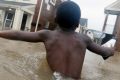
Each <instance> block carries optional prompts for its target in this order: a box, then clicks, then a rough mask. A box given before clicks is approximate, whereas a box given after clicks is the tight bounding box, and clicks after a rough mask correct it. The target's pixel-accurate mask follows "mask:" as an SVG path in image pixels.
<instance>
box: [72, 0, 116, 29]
mask: <svg viewBox="0 0 120 80" xmlns="http://www.w3.org/2000/svg"><path fill="white" fill-rule="evenodd" d="M72 1H74V2H76V3H77V4H78V5H79V6H80V8H81V13H82V18H87V19H88V28H90V29H94V30H99V31H101V30H102V27H103V24H104V20H105V14H104V8H105V7H106V6H108V5H110V4H111V3H113V2H115V1H116V0H72ZM115 18H116V16H110V19H109V23H111V24H113V22H115Z"/></svg>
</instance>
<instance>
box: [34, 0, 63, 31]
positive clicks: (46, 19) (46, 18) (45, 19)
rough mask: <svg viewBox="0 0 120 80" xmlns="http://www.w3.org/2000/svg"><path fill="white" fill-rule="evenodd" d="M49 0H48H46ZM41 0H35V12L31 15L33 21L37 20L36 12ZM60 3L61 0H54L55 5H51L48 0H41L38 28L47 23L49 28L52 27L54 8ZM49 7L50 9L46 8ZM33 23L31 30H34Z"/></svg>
mask: <svg viewBox="0 0 120 80" xmlns="http://www.w3.org/2000/svg"><path fill="white" fill-rule="evenodd" d="M48 1H49V0H48ZM40 3H41V0H38V1H37V5H36V9H35V14H34V17H33V23H36V22H37V18H38V13H39V9H40V8H39V7H40ZM60 3H61V0H56V5H55V6H53V5H52V4H50V3H49V2H48V4H47V3H46V0H43V6H42V12H41V15H40V20H39V25H38V30H40V29H43V28H45V27H46V26H47V25H48V24H49V28H50V29H54V27H55V26H56V25H55V23H54V17H55V10H56V7H57V5H58V4H60ZM48 7H50V10H48V9H47V8H48ZM34 29H35V25H33V27H32V31H34Z"/></svg>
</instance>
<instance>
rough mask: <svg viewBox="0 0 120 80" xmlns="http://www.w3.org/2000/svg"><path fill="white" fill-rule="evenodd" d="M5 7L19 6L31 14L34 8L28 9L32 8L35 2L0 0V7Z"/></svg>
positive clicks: (14, 7)
mask: <svg viewBox="0 0 120 80" xmlns="http://www.w3.org/2000/svg"><path fill="white" fill-rule="evenodd" d="M6 8H13V9H16V8H21V9H22V10H24V11H26V12H28V13H32V14H33V13H34V10H30V9H34V8H35V4H30V3H22V2H15V1H1V0H0V9H6Z"/></svg>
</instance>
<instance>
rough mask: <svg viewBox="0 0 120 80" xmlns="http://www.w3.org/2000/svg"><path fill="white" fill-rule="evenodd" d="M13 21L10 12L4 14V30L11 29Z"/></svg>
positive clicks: (12, 15)
mask: <svg viewBox="0 0 120 80" xmlns="http://www.w3.org/2000/svg"><path fill="white" fill-rule="evenodd" d="M13 19H14V14H13V13H11V12H6V16H5V21H4V29H5V30H10V29H11V28H12V24H13Z"/></svg>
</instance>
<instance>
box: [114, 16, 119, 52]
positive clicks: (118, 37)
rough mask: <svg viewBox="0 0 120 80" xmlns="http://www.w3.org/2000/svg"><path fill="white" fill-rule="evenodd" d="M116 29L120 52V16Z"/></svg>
mask: <svg viewBox="0 0 120 80" xmlns="http://www.w3.org/2000/svg"><path fill="white" fill-rule="evenodd" d="M116 27H117V33H116V34H117V41H116V46H115V47H116V50H117V51H119V52H120V16H118V18H117V22H116Z"/></svg>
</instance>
